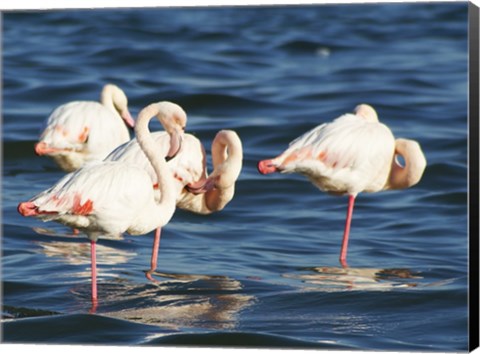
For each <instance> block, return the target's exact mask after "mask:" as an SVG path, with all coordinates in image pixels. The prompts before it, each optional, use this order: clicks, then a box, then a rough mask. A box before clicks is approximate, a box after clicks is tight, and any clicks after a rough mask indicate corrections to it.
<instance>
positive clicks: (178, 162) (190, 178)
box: [105, 131, 207, 195]
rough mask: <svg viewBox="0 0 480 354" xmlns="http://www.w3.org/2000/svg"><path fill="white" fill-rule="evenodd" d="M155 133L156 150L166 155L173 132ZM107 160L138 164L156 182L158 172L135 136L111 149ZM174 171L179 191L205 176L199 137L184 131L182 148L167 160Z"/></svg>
mask: <svg viewBox="0 0 480 354" xmlns="http://www.w3.org/2000/svg"><path fill="white" fill-rule="evenodd" d="M152 137H153V139H154V140H155V143H156V144H157V152H158V154H159V155H160V156H166V155H167V154H168V151H169V149H170V136H169V134H167V133H166V132H164V131H162V132H155V133H152ZM105 161H122V162H128V163H131V164H134V165H136V166H138V167H139V168H140V169H142V170H144V171H146V172H147V173H148V175H149V176H150V178H151V183H152V184H153V185H154V186H156V185H157V176H156V174H155V172H154V170H153V168H152V166H151V164H150V163H149V162H148V160H147V158H146V156H145V154H144V153H143V151H142V150H141V149H140V146H139V145H138V142H137V141H136V139H132V140H131V141H129V142H128V143H126V144H123V145H121V146H119V147H118V148H116V149H115V150H114V151H112V153H111V154H109V155H108V156H107V158H106V159H105ZM167 165H168V167H169V168H170V170H171V171H172V173H173V175H174V177H175V179H176V181H177V183H176V184H177V187H178V195H180V193H181V191H182V190H183V187H184V186H185V185H187V184H189V183H193V182H195V181H198V180H200V179H202V178H205V177H206V173H207V171H206V157H205V151H204V149H203V146H202V144H201V143H200V141H199V140H198V139H197V138H195V137H194V136H193V135H190V134H185V135H184V138H183V141H182V144H181V148H180V151H179V152H178V153H177V155H176V156H175V158H173V159H171V160H169V161H168V163H167Z"/></svg>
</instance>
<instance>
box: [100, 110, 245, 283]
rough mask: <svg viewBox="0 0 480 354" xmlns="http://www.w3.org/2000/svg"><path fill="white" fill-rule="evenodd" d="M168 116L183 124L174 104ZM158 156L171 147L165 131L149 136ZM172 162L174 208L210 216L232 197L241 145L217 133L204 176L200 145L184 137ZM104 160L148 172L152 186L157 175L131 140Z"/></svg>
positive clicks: (156, 240)
mask: <svg viewBox="0 0 480 354" xmlns="http://www.w3.org/2000/svg"><path fill="white" fill-rule="evenodd" d="M170 112H171V114H172V116H176V117H181V119H182V121H183V123H184V124H185V123H186V121H187V116H186V113H185V111H184V110H183V109H182V108H181V107H180V106H178V105H176V104H173V103H172V104H171V105H170ZM152 137H153V139H154V140H155V143H156V144H157V151H158V153H159V154H163V153H165V152H166V151H167V150H168V149H169V147H170V146H171V145H172V142H171V138H170V136H169V135H168V134H166V133H165V132H156V133H153V134H152ZM176 145H177V146H178V145H181V146H180V149H179V150H178V153H177V154H176V157H175V159H173V160H170V161H168V167H169V168H170V170H171V171H172V172H171V173H172V174H173V176H174V181H175V193H176V196H177V198H176V203H177V207H178V208H180V209H183V210H187V211H190V212H193V213H197V214H210V213H213V212H216V211H220V210H222V209H223V208H224V207H225V206H226V205H227V204H228V203H229V202H230V201H231V200H232V198H233V196H234V194H235V182H236V180H237V178H238V176H239V175H240V172H241V169H242V160H243V150H242V142H241V140H240V138H239V137H238V135H237V134H236V133H235V132H234V131H232V130H221V131H219V132H218V133H217V135H216V136H215V139H214V140H213V141H212V162H213V171H212V173H211V174H210V175H208V173H207V166H206V154H205V149H204V148H203V145H202V144H201V142H200V141H199V140H198V139H197V138H196V137H194V136H193V135H191V134H184V135H183V138H182V141H181V142H180V143H176ZM105 160H106V161H124V162H129V163H132V164H136V165H137V166H138V167H139V168H141V169H143V170H145V171H147V172H148V174H149V175H150V177H151V180H152V184H153V185H154V187H156V185H157V183H158V182H157V176H156V175H155V173H154V171H153V169H152V167H151V165H150V164H149V163H148V160H147V159H146V158H145V155H144V154H143V153H142V150H141V149H140V146H139V144H138V143H137V141H136V140H135V139H133V140H131V141H130V142H128V143H126V144H124V145H121V146H119V147H118V148H117V149H115V150H114V151H113V152H112V153H111V154H110V155H109V156H107V158H106V159H105ZM160 233H161V229H160V228H158V229H157V230H156V232H155V237H154V243H153V247H152V257H151V267H150V270H149V271H148V272H147V274H146V275H147V278H148V279H150V280H153V278H152V277H151V273H152V272H153V271H154V270H155V269H156V267H157V258H158V249H159V245H160Z"/></svg>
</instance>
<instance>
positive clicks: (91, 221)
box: [18, 102, 184, 303]
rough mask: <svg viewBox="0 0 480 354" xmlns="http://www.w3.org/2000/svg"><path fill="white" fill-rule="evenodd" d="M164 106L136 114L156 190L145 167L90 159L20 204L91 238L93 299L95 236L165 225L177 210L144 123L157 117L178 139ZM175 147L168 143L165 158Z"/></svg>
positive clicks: (138, 134)
mask: <svg viewBox="0 0 480 354" xmlns="http://www.w3.org/2000/svg"><path fill="white" fill-rule="evenodd" d="M168 107H169V106H168V104H165V103H162V102H161V103H154V104H151V105H149V106H147V107H145V108H144V109H143V110H142V111H141V112H140V113H139V115H138V120H137V123H136V126H135V133H136V137H137V141H138V144H139V146H140V148H141V151H142V152H143V153H144V154H145V156H146V158H147V159H148V161H149V163H150V164H151V166H152V169H153V170H154V171H155V175H156V178H157V183H158V191H157V192H155V191H154V188H153V186H152V183H151V178H150V176H149V175H148V173H147V172H145V170H142V169H139V168H138V167H137V166H136V165H135V164H131V163H128V162H123V161H102V162H92V163H91V164H88V165H86V166H84V167H83V168H81V169H79V170H77V171H75V172H72V173H70V174H68V175H66V176H65V177H64V178H62V179H61V180H60V181H59V182H58V183H56V184H55V185H54V186H53V187H51V188H50V189H48V190H46V191H44V192H42V193H40V194H39V195H37V196H35V197H33V198H32V199H30V200H29V201H27V202H23V203H20V204H19V205H18V211H19V213H20V214H22V215H23V216H35V217H38V218H40V219H42V220H44V221H50V220H52V221H57V222H60V223H62V224H65V225H67V226H70V227H74V228H76V229H79V230H81V231H83V232H85V233H86V234H87V236H88V238H89V239H90V242H91V262H92V268H91V271H92V302H94V303H96V301H97V286H96V277H97V272H96V254H95V244H96V241H97V239H98V237H99V236H101V235H112V236H117V235H119V234H121V233H123V232H128V233H129V234H131V235H142V234H145V233H148V232H150V231H152V230H154V229H156V228H158V227H161V226H163V225H166V224H167V223H168V222H169V220H170V218H171V217H172V215H173V213H174V211H175V201H176V194H175V186H174V180H173V177H172V174H171V172H170V169H169V168H168V166H167V164H166V161H165V155H163V156H162V155H159V154H158V152H157V147H156V144H155V141H154V140H153V139H152V137H151V134H150V131H149V129H148V123H149V121H150V119H151V118H152V117H153V116H157V118H158V119H159V120H160V122H161V123H162V125H163V126H164V127H165V129H166V130H167V132H168V133H169V134H170V135H171V136H172V139H171V140H172V141H181V135H182V134H183V128H184V127H183V126H179V124H178V123H177V122H175V120H174V119H172V116H171V115H170V114H169V112H168ZM177 152H178V146H176V145H175V144H172V146H171V149H169V151H168V153H167V156H169V157H170V158H171V157H173V156H174V155H175V154H176V153H177Z"/></svg>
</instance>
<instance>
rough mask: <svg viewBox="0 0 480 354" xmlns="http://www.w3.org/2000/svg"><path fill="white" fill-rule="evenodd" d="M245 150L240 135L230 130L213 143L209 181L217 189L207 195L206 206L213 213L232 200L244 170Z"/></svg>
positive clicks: (221, 133) (223, 132) (222, 132)
mask: <svg viewBox="0 0 480 354" xmlns="http://www.w3.org/2000/svg"><path fill="white" fill-rule="evenodd" d="M242 160H243V149H242V142H241V140H240V138H239V137H238V135H237V134H236V133H235V132H233V131H230V130H222V131H220V132H219V133H217V135H216V136H215V139H214V140H213V142H212V162H213V168H214V170H213V172H212V174H211V175H210V177H209V179H213V180H214V181H215V182H214V183H215V188H214V189H212V190H209V191H208V192H207V193H206V195H205V204H206V206H207V208H208V209H209V210H211V211H218V210H221V209H223V208H224V207H225V205H226V204H227V203H228V202H229V201H230V200H232V198H233V195H234V193H235V182H236V180H237V179H238V176H239V175H240V171H241V169H242Z"/></svg>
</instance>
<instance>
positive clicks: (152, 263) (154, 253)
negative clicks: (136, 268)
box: [145, 227, 162, 282]
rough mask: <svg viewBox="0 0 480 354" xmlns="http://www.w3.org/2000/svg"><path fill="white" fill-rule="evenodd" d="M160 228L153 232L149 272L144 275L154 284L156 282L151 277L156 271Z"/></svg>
mask: <svg viewBox="0 0 480 354" xmlns="http://www.w3.org/2000/svg"><path fill="white" fill-rule="evenodd" d="M161 230H162V229H161V228H160V227H159V228H157V229H156V230H155V237H154V239H153V246H152V258H151V260H150V270H149V271H148V272H146V273H145V276H146V277H147V279H148V280H150V281H153V282H156V280H155V279H154V278H153V277H152V272H154V271H155V269H157V260H158V249H159V248H160V232H161Z"/></svg>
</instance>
